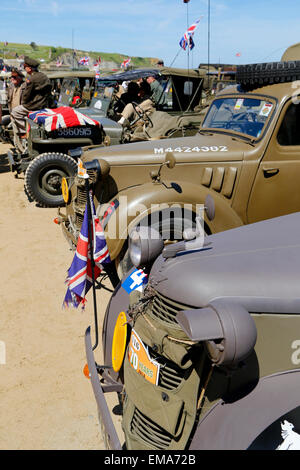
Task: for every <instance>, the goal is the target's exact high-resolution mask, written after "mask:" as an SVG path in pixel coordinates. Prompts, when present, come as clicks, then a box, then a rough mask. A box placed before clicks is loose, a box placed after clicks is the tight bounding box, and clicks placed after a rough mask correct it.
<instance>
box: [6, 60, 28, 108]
mask: <svg viewBox="0 0 300 470" xmlns="http://www.w3.org/2000/svg"><path fill="white" fill-rule="evenodd" d="M24 78H25V77H24V75H23V74H22V72H21V71H20V70H18V69H12V71H11V78H10V80H11V84H10V86H9V87H8V88H7V104H8V110H9V112H10V113H11V112H12V110H13V108H15V107H16V106H19V105H20V104H21V102H22V96H23V91H24V88H25V86H26V83H25V80H24Z"/></svg>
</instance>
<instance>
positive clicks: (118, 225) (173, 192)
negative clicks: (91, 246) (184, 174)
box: [105, 181, 243, 259]
mask: <svg viewBox="0 0 300 470" xmlns="http://www.w3.org/2000/svg"><path fill="white" fill-rule="evenodd" d="M208 195H210V196H211V197H212V199H213V201H214V205H215V217H214V219H213V220H208V218H207V216H206V215H205V216H204V220H205V223H206V225H207V227H208V231H209V232H210V233H216V232H219V231H221V230H222V231H223V230H229V229H231V228H235V227H239V226H241V225H243V222H242V220H241V218H240V217H239V216H238V215H237V213H236V212H235V211H234V210H233V209H232V208H231V206H230V204H229V202H228V200H226V198H225V197H224V196H222V195H221V194H218V193H217V192H216V191H213V190H211V189H209V188H207V187H205V186H202V185H196V184H191V183H188V182H186V181H183V182H182V181H179V182H178V181H177V182H176V183H175V182H172V181H164V182H163V183H160V182H154V183H153V182H152V183H146V184H143V185H139V186H135V187H132V188H128V189H127V190H124V191H122V192H120V193H119V195H118V196H117V199H118V201H119V206H118V208H117V209H116V210H115V212H114V213H113V214H112V216H111V217H110V220H109V221H108V223H107V225H106V227H105V232H106V240H107V245H108V249H109V252H110V257H111V259H115V258H116V257H117V256H118V254H119V253H120V251H121V249H122V247H123V245H124V242H125V240H126V239H127V236H128V233H129V231H130V230H131V228H132V227H134V226H136V225H137V224H138V223H139V222H140V221H141V220H142V219H143V218H145V217H146V216H148V214H150V213H151V207H152V213H153V207H155V205H158V204H160V205H162V204H166V205H168V207H170V206H171V205H174V204H177V205H180V206H181V207H184V206H185V207H187V208H189V210H191V211H192V212H194V213H197V209H198V210H199V205H200V204H203V205H204V203H205V199H206V197H207V196H208ZM197 205H198V207H197ZM157 210H159V208H158V207H157Z"/></svg>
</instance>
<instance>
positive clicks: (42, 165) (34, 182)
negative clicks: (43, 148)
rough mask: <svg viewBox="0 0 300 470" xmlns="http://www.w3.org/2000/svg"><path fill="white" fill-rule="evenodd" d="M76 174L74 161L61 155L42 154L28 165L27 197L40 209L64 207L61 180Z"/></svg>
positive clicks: (67, 156) (26, 177) (26, 179)
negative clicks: (39, 206) (36, 203)
mask: <svg viewBox="0 0 300 470" xmlns="http://www.w3.org/2000/svg"><path fill="white" fill-rule="evenodd" d="M76 172H77V163H76V161H75V160H74V159H73V158H71V157H69V155H65V154H63V153H55V152H53V153H52V152H49V153H42V154H41V155H39V156H38V157H36V158H34V159H33V160H32V162H31V163H30V164H29V165H28V167H27V170H26V173H25V189H26V191H27V193H28V195H29V196H30V197H31V199H33V200H34V201H36V202H38V203H39V204H40V205H41V206H42V207H59V206H62V205H64V200H63V196H62V193H61V180H62V178H63V177H66V178H70V177H71V176H74V175H75V174H76Z"/></svg>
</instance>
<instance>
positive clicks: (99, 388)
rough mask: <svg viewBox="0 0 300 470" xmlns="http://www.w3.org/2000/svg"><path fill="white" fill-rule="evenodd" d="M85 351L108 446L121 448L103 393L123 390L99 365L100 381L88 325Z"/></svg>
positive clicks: (114, 448)
mask: <svg viewBox="0 0 300 470" xmlns="http://www.w3.org/2000/svg"><path fill="white" fill-rule="evenodd" d="M85 351H86V357H87V363H88V368H89V372H90V379H91V383H92V387H93V392H94V395H95V399H96V402H97V407H98V413H99V419H101V420H102V423H103V426H104V429H105V432H106V434H107V437H108V440H109V444H110V448H111V449H113V450H122V446H121V443H120V440H119V437H118V434H117V431H116V428H115V426H114V423H113V420H112V418H111V414H110V411H109V407H108V405H107V402H106V398H105V396H104V394H105V393H110V392H121V391H122V390H123V386H122V384H120V383H119V382H116V381H115V380H113V379H112V378H111V377H109V376H108V374H107V373H105V369H101V368H100V367H99V369H100V370H99V369H98V370H99V373H100V375H101V382H100V380H99V376H98V371H97V367H96V362H95V357H94V353H93V349H92V342H91V332H90V327H88V328H87V330H86V332H85Z"/></svg>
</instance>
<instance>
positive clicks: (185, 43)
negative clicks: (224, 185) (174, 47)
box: [179, 16, 203, 50]
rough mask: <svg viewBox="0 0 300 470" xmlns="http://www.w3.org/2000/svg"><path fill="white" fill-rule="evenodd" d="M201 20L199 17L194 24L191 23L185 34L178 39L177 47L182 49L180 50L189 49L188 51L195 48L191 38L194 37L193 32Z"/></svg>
mask: <svg viewBox="0 0 300 470" xmlns="http://www.w3.org/2000/svg"><path fill="white" fill-rule="evenodd" d="M201 18H203V17H202V16H201V17H200V18H199V19H198V20H196V21H195V23H193V24H192V25H191V26H190V27H189V28H188V29H187V30H186V32H185V33H184V35H183V36H182V38H181V39H180V41H179V45H180V47H182V49H184V50H186V48H187V47H189V48H190V49H193V47H194V46H195V44H194V40H193V36H194V32H195V30H196V28H197V26H198V24H199V22H200V20H201Z"/></svg>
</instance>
